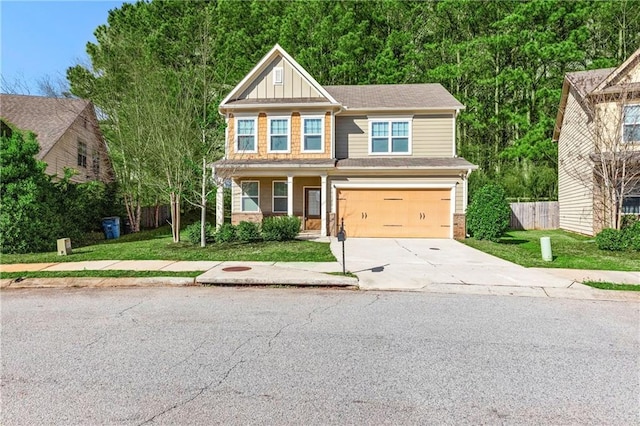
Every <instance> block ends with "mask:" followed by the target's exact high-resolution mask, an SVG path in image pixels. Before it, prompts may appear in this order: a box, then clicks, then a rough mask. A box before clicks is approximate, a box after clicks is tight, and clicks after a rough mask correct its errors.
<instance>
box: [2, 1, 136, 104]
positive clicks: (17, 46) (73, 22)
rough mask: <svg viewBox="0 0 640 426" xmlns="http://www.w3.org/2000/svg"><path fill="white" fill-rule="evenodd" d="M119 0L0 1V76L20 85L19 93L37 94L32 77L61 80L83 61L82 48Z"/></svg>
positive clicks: (118, 4) (90, 39) (84, 52)
mask: <svg viewBox="0 0 640 426" xmlns="http://www.w3.org/2000/svg"><path fill="white" fill-rule="evenodd" d="M122 3H123V2H122V1H103V0H94V1H92V0H84V1H24V0H23V1H6V0H0V17H1V18H0V28H1V30H0V37H1V38H0V41H1V55H0V56H1V62H0V70H1V71H2V77H3V80H5V81H7V82H8V83H10V84H14V83H15V82H17V81H19V82H21V83H23V84H21V85H23V86H26V87H22V88H21V89H22V90H20V92H22V93H27V92H29V93H31V94H39V93H38V84H37V83H38V80H40V79H42V78H45V77H48V78H49V79H51V80H52V81H55V80H58V79H64V78H65V73H66V70H67V68H68V67H70V66H72V65H75V64H76V63H78V62H83V63H86V62H88V57H87V54H86V51H85V46H86V44H87V42H89V41H95V37H94V36H93V31H94V30H95V29H96V28H97V27H98V26H99V25H102V24H105V23H106V22H107V16H108V12H109V10H111V9H115V8H118V7H120V6H121V5H122Z"/></svg>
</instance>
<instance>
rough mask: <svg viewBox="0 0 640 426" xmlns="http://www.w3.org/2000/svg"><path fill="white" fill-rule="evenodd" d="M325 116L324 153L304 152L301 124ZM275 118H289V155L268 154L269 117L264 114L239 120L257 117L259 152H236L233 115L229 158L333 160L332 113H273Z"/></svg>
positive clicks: (228, 122) (228, 123) (229, 125)
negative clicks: (303, 118)
mask: <svg viewBox="0 0 640 426" xmlns="http://www.w3.org/2000/svg"><path fill="white" fill-rule="evenodd" d="M311 115H312V116H324V150H323V152H322V153H313V152H302V146H301V142H302V139H301V123H302V117H304V116H311ZM273 116H274V117H289V118H290V128H289V132H290V133H289V138H290V139H289V142H290V152H289V153H269V152H268V149H267V148H268V145H267V143H268V140H267V139H268V133H269V129H268V125H269V120H268V117H269V115H268V114H267V113H264V112H260V113H258V112H256V113H255V114H251V113H247V114H243V115H242V116H239V118H245V117H246V118H252V117H257V119H258V120H257V124H258V129H257V130H258V135H257V139H258V152H256V153H244V152H236V132H235V117H234V115H233V114H229V118H228V119H227V158H228V159H230V160H240V159H246V160H256V159H265V160H275V159H286V158H296V159H300V158H310V159H311V158H331V133H332V132H331V112H330V111H323V112H306V111H294V112H291V113H288V112H287V113H277V112H275V113H273Z"/></svg>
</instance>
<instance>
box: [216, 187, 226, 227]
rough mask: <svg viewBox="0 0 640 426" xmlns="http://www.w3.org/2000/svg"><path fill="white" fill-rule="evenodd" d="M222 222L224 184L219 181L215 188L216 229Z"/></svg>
mask: <svg viewBox="0 0 640 426" xmlns="http://www.w3.org/2000/svg"><path fill="white" fill-rule="evenodd" d="M223 223H224V184H223V183H222V182H220V184H219V185H218V188H217V190H216V229H219V228H220V227H221V226H222V224H223Z"/></svg>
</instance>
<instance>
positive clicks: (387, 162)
mask: <svg viewBox="0 0 640 426" xmlns="http://www.w3.org/2000/svg"><path fill="white" fill-rule="evenodd" d="M336 167H337V168H338V169H350V168H353V169H355V168H381V169H385V168H390V169H392V168H405V169H423V168H424V169H465V170H468V169H477V168H478V166H476V165H475V164H471V163H470V162H468V161H467V160H465V159H464V158H462V157H454V158H440V157H438V158H427V157H395V158H389V157H381V158H371V157H367V158H345V159H344V160H338V164H337V165H336Z"/></svg>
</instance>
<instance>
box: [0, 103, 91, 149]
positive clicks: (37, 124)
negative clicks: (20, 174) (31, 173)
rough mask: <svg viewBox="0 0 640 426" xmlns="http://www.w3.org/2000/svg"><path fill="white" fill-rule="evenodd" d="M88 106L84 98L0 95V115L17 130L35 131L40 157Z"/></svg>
mask: <svg viewBox="0 0 640 426" xmlns="http://www.w3.org/2000/svg"><path fill="white" fill-rule="evenodd" d="M87 105H89V101H87V100H84V99H69V98H46V97H42V96H28V95H7V94H4V93H3V94H0V117H2V118H3V119H4V120H5V121H6V122H8V123H9V124H11V125H13V126H16V127H17V128H18V129H20V130H29V131H32V132H33V133H35V134H36V135H37V137H38V143H39V144H40V152H39V153H38V158H39V159H42V158H44V156H45V155H46V154H47V153H48V152H49V150H50V149H51V148H52V147H53V145H54V144H55V143H56V142H57V141H58V139H60V137H61V136H62V135H63V134H64V132H65V131H66V130H67V129H68V128H69V126H71V124H73V122H74V121H75V119H76V118H77V117H78V115H80V113H81V112H82V111H84V109H85V108H86V107H87Z"/></svg>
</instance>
